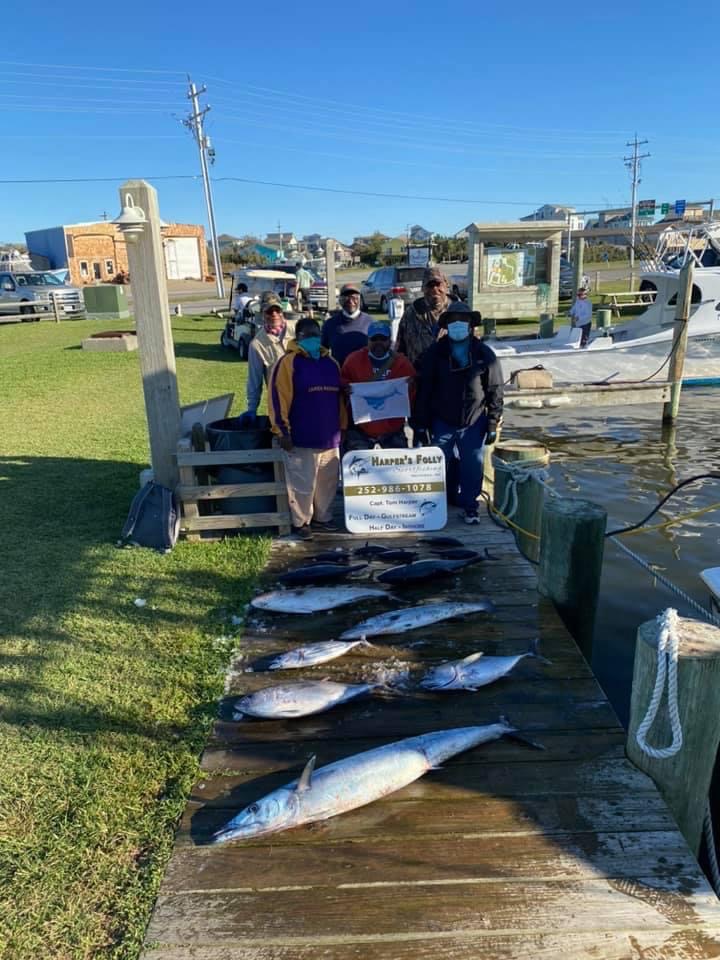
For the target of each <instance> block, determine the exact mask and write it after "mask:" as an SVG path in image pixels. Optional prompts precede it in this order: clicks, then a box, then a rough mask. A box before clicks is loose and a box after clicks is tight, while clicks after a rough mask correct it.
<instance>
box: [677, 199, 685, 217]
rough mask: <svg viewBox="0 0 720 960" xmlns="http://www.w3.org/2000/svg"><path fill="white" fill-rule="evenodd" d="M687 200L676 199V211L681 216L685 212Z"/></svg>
mask: <svg viewBox="0 0 720 960" xmlns="http://www.w3.org/2000/svg"><path fill="white" fill-rule="evenodd" d="M686 202H687V201H685V200H676V201H675V213H676V214H677V215H678V216H679V217H681V216H682V215H683V214H684V213H685V205H686Z"/></svg>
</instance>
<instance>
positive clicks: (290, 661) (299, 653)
mask: <svg viewBox="0 0 720 960" xmlns="http://www.w3.org/2000/svg"><path fill="white" fill-rule="evenodd" d="M359 646H366V647H371V646H372V644H371V643H368V641H367V640H348V641H343V640H321V641H320V642H319V643H306V644H305V645H304V646H302V647H295V649H294V650H288V651H287V653H281V654H280V656H278V657H275V659H274V660H273V661H272V662H271V663H270V664H269V665H268V670H294V669H296V668H298V667H312V666H316V665H317V664H319V663H327V662H328V661H329V660H336V659H337V658H338V657H342V656H343V654H345V653H347V652H348V651H349V650H352V648H353V647H359Z"/></svg>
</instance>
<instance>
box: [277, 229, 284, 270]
mask: <svg viewBox="0 0 720 960" xmlns="http://www.w3.org/2000/svg"><path fill="white" fill-rule="evenodd" d="M277 228H278V246H279V250H280V256H281V258H282V259H283V260H284V259H285V251H284V250H283V235H282V224H281V223H280V221H279V220H278V222H277Z"/></svg>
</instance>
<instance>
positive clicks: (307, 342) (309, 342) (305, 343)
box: [298, 337, 320, 360]
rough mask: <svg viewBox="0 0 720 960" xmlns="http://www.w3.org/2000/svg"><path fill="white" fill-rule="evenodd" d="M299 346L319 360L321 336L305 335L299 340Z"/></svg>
mask: <svg viewBox="0 0 720 960" xmlns="http://www.w3.org/2000/svg"><path fill="white" fill-rule="evenodd" d="M298 346H299V347H300V348H301V349H302V350H304V351H305V353H307V354H308V356H311V357H312V358H313V360H317V359H318V358H319V356H320V337H303V339H302V340H298Z"/></svg>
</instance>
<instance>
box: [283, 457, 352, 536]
mask: <svg viewBox="0 0 720 960" xmlns="http://www.w3.org/2000/svg"><path fill="white" fill-rule="evenodd" d="M283 459H284V461H285V482H286V484H287V492H288V500H289V501H290V513H291V515H292V524H293V526H294V527H303V526H305V524H306V523H310V521H311V520H317V521H318V522H319V523H327V522H328V520H330V519H331V518H332V505H333V500H334V499H335V494H336V492H337V482H338V472H339V468H340V457H339V455H338V451H337V449H336V448H333V449H331V450H312V449H310V448H308V447H294V448H293V449H292V450H291V451H290V453H288V452H287V450H286V451H285V452H284V456H283Z"/></svg>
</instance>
